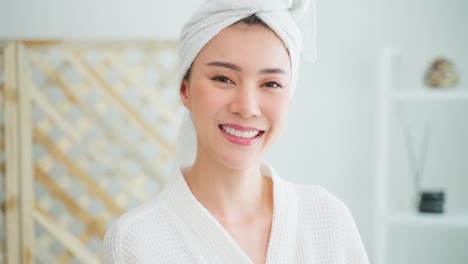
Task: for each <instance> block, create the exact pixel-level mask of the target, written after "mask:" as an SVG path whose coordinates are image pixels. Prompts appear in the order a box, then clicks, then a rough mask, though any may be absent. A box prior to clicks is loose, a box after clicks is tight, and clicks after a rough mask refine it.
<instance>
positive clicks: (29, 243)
mask: <svg viewBox="0 0 468 264" xmlns="http://www.w3.org/2000/svg"><path fill="white" fill-rule="evenodd" d="M16 47H17V59H16V60H17V77H18V78H17V80H18V83H17V89H18V112H19V115H18V120H19V127H18V129H19V133H18V135H19V138H18V142H19V144H18V145H19V156H18V159H19V161H18V162H19V175H20V193H21V196H20V217H21V228H20V230H21V255H22V258H21V261H22V263H24V264H28V263H33V262H34V220H33V214H32V212H33V205H34V187H33V186H34V176H33V171H32V160H33V159H32V150H31V146H32V134H31V100H30V96H29V84H30V81H29V76H30V74H29V69H28V65H26V61H25V60H26V58H25V54H24V52H25V51H24V47H23V46H22V44H21V43H19V42H16ZM20 157H21V158H20Z"/></svg>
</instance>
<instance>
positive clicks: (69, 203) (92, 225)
mask: <svg viewBox="0 0 468 264" xmlns="http://www.w3.org/2000/svg"><path fill="white" fill-rule="evenodd" d="M34 172H35V174H36V179H37V180H38V181H40V182H41V183H42V184H44V186H46V187H47V189H48V190H49V192H50V194H51V195H53V196H54V197H56V198H57V199H59V200H60V201H61V202H62V203H63V204H64V205H65V207H67V209H68V211H69V212H70V213H71V214H73V215H74V216H75V217H77V218H78V219H79V220H80V221H82V222H83V223H84V224H85V225H86V227H87V230H88V233H90V234H91V235H95V236H97V237H104V233H105V231H104V226H105V224H106V223H103V222H102V221H99V219H93V218H92V217H91V216H89V215H88V213H87V212H86V210H85V209H83V208H81V207H80V205H79V204H78V203H77V202H76V201H75V200H73V198H71V197H70V196H69V195H68V194H67V193H66V192H64V191H63V190H62V189H61V188H60V186H59V185H57V184H56V183H55V182H54V181H53V180H52V179H51V178H50V177H49V176H47V174H46V173H45V172H44V171H43V170H42V169H41V168H40V167H39V166H35V168H34Z"/></svg>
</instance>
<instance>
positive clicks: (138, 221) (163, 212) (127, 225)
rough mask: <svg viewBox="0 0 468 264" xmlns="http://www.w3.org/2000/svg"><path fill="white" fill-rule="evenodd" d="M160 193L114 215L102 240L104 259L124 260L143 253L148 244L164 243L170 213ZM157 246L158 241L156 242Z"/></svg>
mask: <svg viewBox="0 0 468 264" xmlns="http://www.w3.org/2000/svg"><path fill="white" fill-rule="evenodd" d="M162 198H163V197H162V194H160V195H158V196H156V197H155V198H153V199H152V200H150V201H148V202H146V203H144V204H142V205H140V206H138V207H137V208H135V209H133V210H131V211H129V212H127V213H125V214H123V215H122V216H120V217H119V218H117V219H116V220H115V221H114V222H113V223H112V225H111V226H110V227H109V229H108V230H107V232H106V235H105V237H104V241H103V262H104V263H125V262H126V260H127V259H128V258H130V259H132V260H135V258H137V259H139V258H142V257H144V255H145V250H147V249H149V248H148V246H149V245H151V244H154V243H156V244H158V243H163V242H162V241H164V236H165V235H167V234H165V233H167V232H162V231H163V230H170V223H171V215H170V212H169V210H167V209H166V206H165V203H164V200H163V199H162ZM155 246H156V247H155V248H157V245H155Z"/></svg>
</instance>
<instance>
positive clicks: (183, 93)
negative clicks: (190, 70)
mask: <svg viewBox="0 0 468 264" xmlns="http://www.w3.org/2000/svg"><path fill="white" fill-rule="evenodd" d="M188 86H189V84H188V81H187V80H183V81H182V83H181V84H180V90H179V95H180V101H181V102H182V104H183V105H184V106H185V108H187V110H189V111H191V104H190V90H189V87H188Z"/></svg>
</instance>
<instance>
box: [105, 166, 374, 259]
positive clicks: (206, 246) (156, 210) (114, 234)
mask: <svg viewBox="0 0 468 264" xmlns="http://www.w3.org/2000/svg"><path fill="white" fill-rule="evenodd" d="M262 173H263V175H266V176H268V177H271V178H272V180H273V196H274V198H273V201H274V207H273V220H272V221H273V222H272V228H271V234H270V241H269V245H268V251H267V261H266V262H267V263H284V264H290V263H313V264H338V263H339V264H365V263H369V261H368V259H367V255H366V252H365V249H364V246H363V244H362V241H361V238H360V235H359V233H358V230H357V228H356V225H355V223H354V220H353V217H352V215H351V213H350V211H349V210H348V208H347V207H346V206H345V205H344V204H343V203H342V202H341V201H340V200H338V199H337V198H335V197H334V196H332V195H331V194H330V193H329V192H327V191H326V190H325V189H323V188H321V187H317V186H303V185H297V184H293V183H291V182H288V181H286V180H285V179H283V178H281V177H279V176H278V175H277V174H276V173H275V172H274V171H273V169H271V167H269V166H267V165H263V167H262ZM104 263H105V264H110V263H165V264H168V263H213V264H214V263H216V264H220V263H236V264H238V263H252V261H251V260H250V259H249V257H248V256H247V255H246V254H245V253H244V252H243V250H242V249H241V248H240V246H239V245H238V244H237V243H236V242H235V240H234V239H233V238H232V237H231V236H230V234H229V233H228V232H227V231H226V230H225V229H224V228H223V227H222V225H221V224H220V223H219V222H218V221H217V220H216V218H214V217H213V216H212V215H211V214H210V213H209V212H208V210H207V209H206V208H204V207H203V205H201V204H200V203H199V202H198V201H197V199H196V198H195V197H194V196H193V194H192V192H191V191H190V189H189V187H188V185H187V183H186V181H185V178H184V177H183V176H182V174H181V173H178V175H176V176H175V177H174V178H173V179H172V180H171V181H170V182H169V183H168V184H167V185H166V186H165V188H164V189H163V190H162V191H161V192H160V193H159V194H158V195H157V197H155V198H154V199H153V200H151V201H149V202H147V203H146V204H143V205H142V206H140V207H138V208H136V209H134V210H132V211H130V212H128V213H126V214H124V215H123V216H121V217H120V218H119V219H117V220H116V221H115V222H114V223H113V225H112V226H111V227H110V228H109V230H108V231H107V233H106V236H105V239H104Z"/></svg>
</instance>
